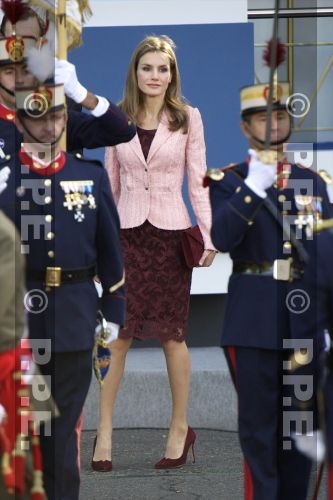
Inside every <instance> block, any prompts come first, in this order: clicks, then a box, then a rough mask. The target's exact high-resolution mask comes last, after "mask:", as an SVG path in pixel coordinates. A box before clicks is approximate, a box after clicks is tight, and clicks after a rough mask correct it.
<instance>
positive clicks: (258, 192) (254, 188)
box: [244, 179, 267, 198]
mask: <svg viewBox="0 0 333 500" xmlns="http://www.w3.org/2000/svg"><path fill="white" fill-rule="evenodd" d="M244 183H245V184H246V185H247V187H248V188H250V189H251V190H252V191H253V192H254V193H255V194H256V195H258V196H260V198H266V196H267V193H266V191H264V190H263V189H260V188H258V187H257V186H256V185H255V184H254V182H252V181H251V179H245V181H244Z"/></svg>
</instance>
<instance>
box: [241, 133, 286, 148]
mask: <svg viewBox="0 0 333 500" xmlns="http://www.w3.org/2000/svg"><path fill="white" fill-rule="evenodd" d="M290 136H291V130H289V132H288V134H287V135H286V136H285V137H283V138H282V139H280V140H279V141H271V142H270V143H269V147H270V146H280V145H281V144H283V143H285V142H287V141H288V139H289V137H290ZM251 137H252V139H254V140H255V141H256V142H257V143H258V144H261V145H262V146H266V141H262V140H261V139H259V137H256V136H255V135H253V134H251ZM269 147H268V148H265V149H269Z"/></svg>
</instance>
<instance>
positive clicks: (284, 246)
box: [283, 241, 292, 250]
mask: <svg viewBox="0 0 333 500" xmlns="http://www.w3.org/2000/svg"><path fill="white" fill-rule="evenodd" d="M291 247H292V245H291V243H290V241H285V242H284V243H283V248H284V249H285V250H291Z"/></svg>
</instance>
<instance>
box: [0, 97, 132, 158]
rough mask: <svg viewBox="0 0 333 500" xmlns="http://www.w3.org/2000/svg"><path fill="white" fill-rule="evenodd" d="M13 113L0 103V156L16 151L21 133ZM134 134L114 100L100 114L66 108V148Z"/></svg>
mask: <svg viewBox="0 0 333 500" xmlns="http://www.w3.org/2000/svg"><path fill="white" fill-rule="evenodd" d="M14 120H15V113H14V112H12V111H11V110H9V109H8V108H6V107H5V106H2V105H1V104H0V148H1V150H0V158H1V151H2V152H3V153H4V155H13V154H14V153H15V152H17V151H19V149H20V146H21V142H22V136H21V134H20V133H19V131H18V130H17V128H16V125H15V122H14ZM135 134H136V129H135V126H134V125H133V124H132V123H131V122H130V121H128V119H127V118H126V115H125V114H124V113H123V112H122V111H121V110H120V109H119V108H118V107H117V106H115V105H114V104H112V103H110V106H109V109H108V110H107V111H106V113H104V114H103V115H102V116H100V117H98V118H95V117H94V116H92V115H89V114H87V113H81V112H78V111H73V110H68V122H67V150H68V151H74V150H77V149H82V148H86V149H95V148H100V147H105V146H115V145H116V144H120V143H122V142H128V141H130V140H131V139H133V137H134V136H135Z"/></svg>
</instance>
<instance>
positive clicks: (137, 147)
mask: <svg viewBox="0 0 333 500" xmlns="http://www.w3.org/2000/svg"><path fill="white" fill-rule="evenodd" d="M128 144H129V145H130V147H131V148H132V150H133V151H134V153H135V154H136V156H137V157H138V158H139V160H140V161H141V162H142V163H143V164H144V165H146V160H145V157H144V155H143V152H142V148H141V143H140V139H139V136H138V134H135V136H134V137H133V139H132V140H131V141H130V142H129V143H128Z"/></svg>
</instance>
